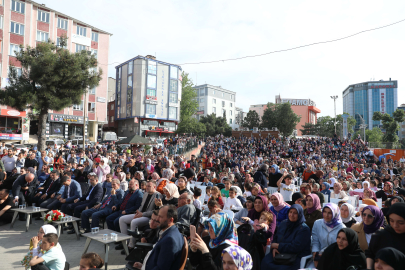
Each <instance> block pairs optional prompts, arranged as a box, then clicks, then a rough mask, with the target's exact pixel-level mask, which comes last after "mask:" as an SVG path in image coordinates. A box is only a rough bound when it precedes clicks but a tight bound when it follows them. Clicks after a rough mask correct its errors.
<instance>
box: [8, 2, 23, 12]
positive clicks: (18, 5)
mask: <svg viewBox="0 0 405 270" xmlns="http://www.w3.org/2000/svg"><path fill="white" fill-rule="evenodd" d="M11 10H12V11H15V12H19V13H22V14H24V13H25V3H22V2H19V1H15V0H11Z"/></svg>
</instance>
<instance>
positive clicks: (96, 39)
mask: <svg viewBox="0 0 405 270" xmlns="http://www.w3.org/2000/svg"><path fill="white" fill-rule="evenodd" d="M91 40H92V41H95V42H98V33H97V32H91Z"/></svg>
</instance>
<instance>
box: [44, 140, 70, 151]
mask: <svg viewBox="0 0 405 270" xmlns="http://www.w3.org/2000/svg"><path fill="white" fill-rule="evenodd" d="M64 143H65V142H64V141H63V140H61V139H54V140H46V141H45V144H46V146H48V145H49V146H51V148H53V149H55V148H57V149H59V148H61V146H62V145H63V144H64Z"/></svg>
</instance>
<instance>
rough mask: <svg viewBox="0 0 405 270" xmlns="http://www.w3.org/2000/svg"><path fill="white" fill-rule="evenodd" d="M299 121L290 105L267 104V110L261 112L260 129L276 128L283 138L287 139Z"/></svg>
mask: <svg viewBox="0 0 405 270" xmlns="http://www.w3.org/2000/svg"><path fill="white" fill-rule="evenodd" d="M300 119H301V117H300V116H298V115H297V114H296V113H294V111H293V110H292V109H291V104H290V103H288V102H286V103H279V104H272V103H268V104H267V109H266V110H265V111H264V112H263V117H262V128H263V127H264V128H268V129H271V128H272V127H276V128H277V129H278V130H279V131H280V134H281V135H282V136H283V137H288V136H290V135H291V134H292V133H293V131H294V130H295V127H296V126H297V124H298V123H299V121H300Z"/></svg>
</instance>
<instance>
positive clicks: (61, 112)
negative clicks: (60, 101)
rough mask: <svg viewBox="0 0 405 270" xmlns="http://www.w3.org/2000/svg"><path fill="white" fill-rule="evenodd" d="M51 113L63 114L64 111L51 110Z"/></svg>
mask: <svg viewBox="0 0 405 270" xmlns="http://www.w3.org/2000/svg"><path fill="white" fill-rule="evenodd" d="M53 113H58V114H64V113H65V112H64V111H63V110H61V111H53Z"/></svg>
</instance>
